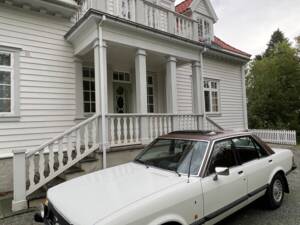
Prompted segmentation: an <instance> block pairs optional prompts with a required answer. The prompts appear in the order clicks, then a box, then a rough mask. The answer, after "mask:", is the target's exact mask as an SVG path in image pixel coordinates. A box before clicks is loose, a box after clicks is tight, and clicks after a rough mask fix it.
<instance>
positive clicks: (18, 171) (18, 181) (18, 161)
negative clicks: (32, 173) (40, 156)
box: [12, 150, 34, 212]
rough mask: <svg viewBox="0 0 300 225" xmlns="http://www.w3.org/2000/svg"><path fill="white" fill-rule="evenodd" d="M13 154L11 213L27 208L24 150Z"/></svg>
mask: <svg viewBox="0 0 300 225" xmlns="http://www.w3.org/2000/svg"><path fill="white" fill-rule="evenodd" d="M13 153H14V159H13V163H14V164H13V170H14V171H13V180H14V199H13V201H12V211H14V212H15V211H19V210H22V209H27V208H28V205H27V200H26V158H25V157H26V150H14V151H13ZM31 157H34V155H33V156H31Z"/></svg>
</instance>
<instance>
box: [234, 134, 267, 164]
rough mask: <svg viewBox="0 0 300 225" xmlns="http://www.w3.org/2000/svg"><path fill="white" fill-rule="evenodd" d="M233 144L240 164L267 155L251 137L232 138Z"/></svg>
mask: <svg viewBox="0 0 300 225" xmlns="http://www.w3.org/2000/svg"><path fill="white" fill-rule="evenodd" d="M233 143H234V148H235V149H236V152H237V153H238V156H239V160H240V162H241V163H242V164H243V163H246V162H249V161H252V160H255V159H259V158H261V157H264V156H267V155H268V154H267V153H266V152H265V150H264V149H263V148H262V147H260V146H259V145H258V144H257V143H256V142H255V141H254V140H253V139H252V138H251V137H238V138H233Z"/></svg>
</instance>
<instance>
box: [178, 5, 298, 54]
mask: <svg viewBox="0 0 300 225" xmlns="http://www.w3.org/2000/svg"><path fill="white" fill-rule="evenodd" d="M181 1H182V0H176V3H179V2H181ZM211 2H212V4H213V6H214V9H215V11H216V13H217V15H218V18H219V20H218V22H217V23H216V24H215V26H214V29H215V35H216V36H218V37H220V38H221V39H222V40H224V41H225V42H227V43H228V44H231V45H232V46H234V47H236V48H238V49H241V50H243V51H246V52H248V53H250V54H252V55H257V54H260V53H262V52H263V51H264V50H265V49H266V45H267V43H268V41H269V40H270V37H271V35H272V33H273V32H274V31H275V30H277V29H278V28H279V29H280V30H281V31H283V32H284V34H285V36H286V37H288V38H289V39H290V41H291V42H292V41H294V38H295V37H296V36H299V35H300V0H211Z"/></svg>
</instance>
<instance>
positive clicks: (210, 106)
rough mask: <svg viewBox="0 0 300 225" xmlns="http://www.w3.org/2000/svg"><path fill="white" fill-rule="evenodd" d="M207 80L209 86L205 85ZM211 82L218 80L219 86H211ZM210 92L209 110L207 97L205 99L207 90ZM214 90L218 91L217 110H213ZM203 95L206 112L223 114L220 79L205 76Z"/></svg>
mask: <svg viewBox="0 0 300 225" xmlns="http://www.w3.org/2000/svg"><path fill="white" fill-rule="evenodd" d="M205 82H209V87H208V88H207V87H205ZM211 82H216V84H217V88H216V89H215V88H212V87H211ZM206 91H208V92H209V111H207V110H206V99H205V92H206ZM213 92H217V95H218V96H217V101H218V102H217V107H218V110H217V111H213V100H212V99H213ZM203 95H204V110H205V113H206V114H221V95H220V80H217V79H211V78H204V81H203Z"/></svg>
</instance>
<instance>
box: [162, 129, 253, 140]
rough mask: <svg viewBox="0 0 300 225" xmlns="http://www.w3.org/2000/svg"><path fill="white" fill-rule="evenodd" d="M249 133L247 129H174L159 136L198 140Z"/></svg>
mask: <svg viewBox="0 0 300 225" xmlns="http://www.w3.org/2000/svg"><path fill="white" fill-rule="evenodd" d="M241 135H251V133H250V132H247V131H212V130H196V131H195V130H193V131H192V130H182V131H174V132H171V133H168V134H166V135H162V136H160V137H159V138H163V139H184V140H199V141H214V140H217V139H223V138H227V137H228V138H230V137H234V136H241Z"/></svg>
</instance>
